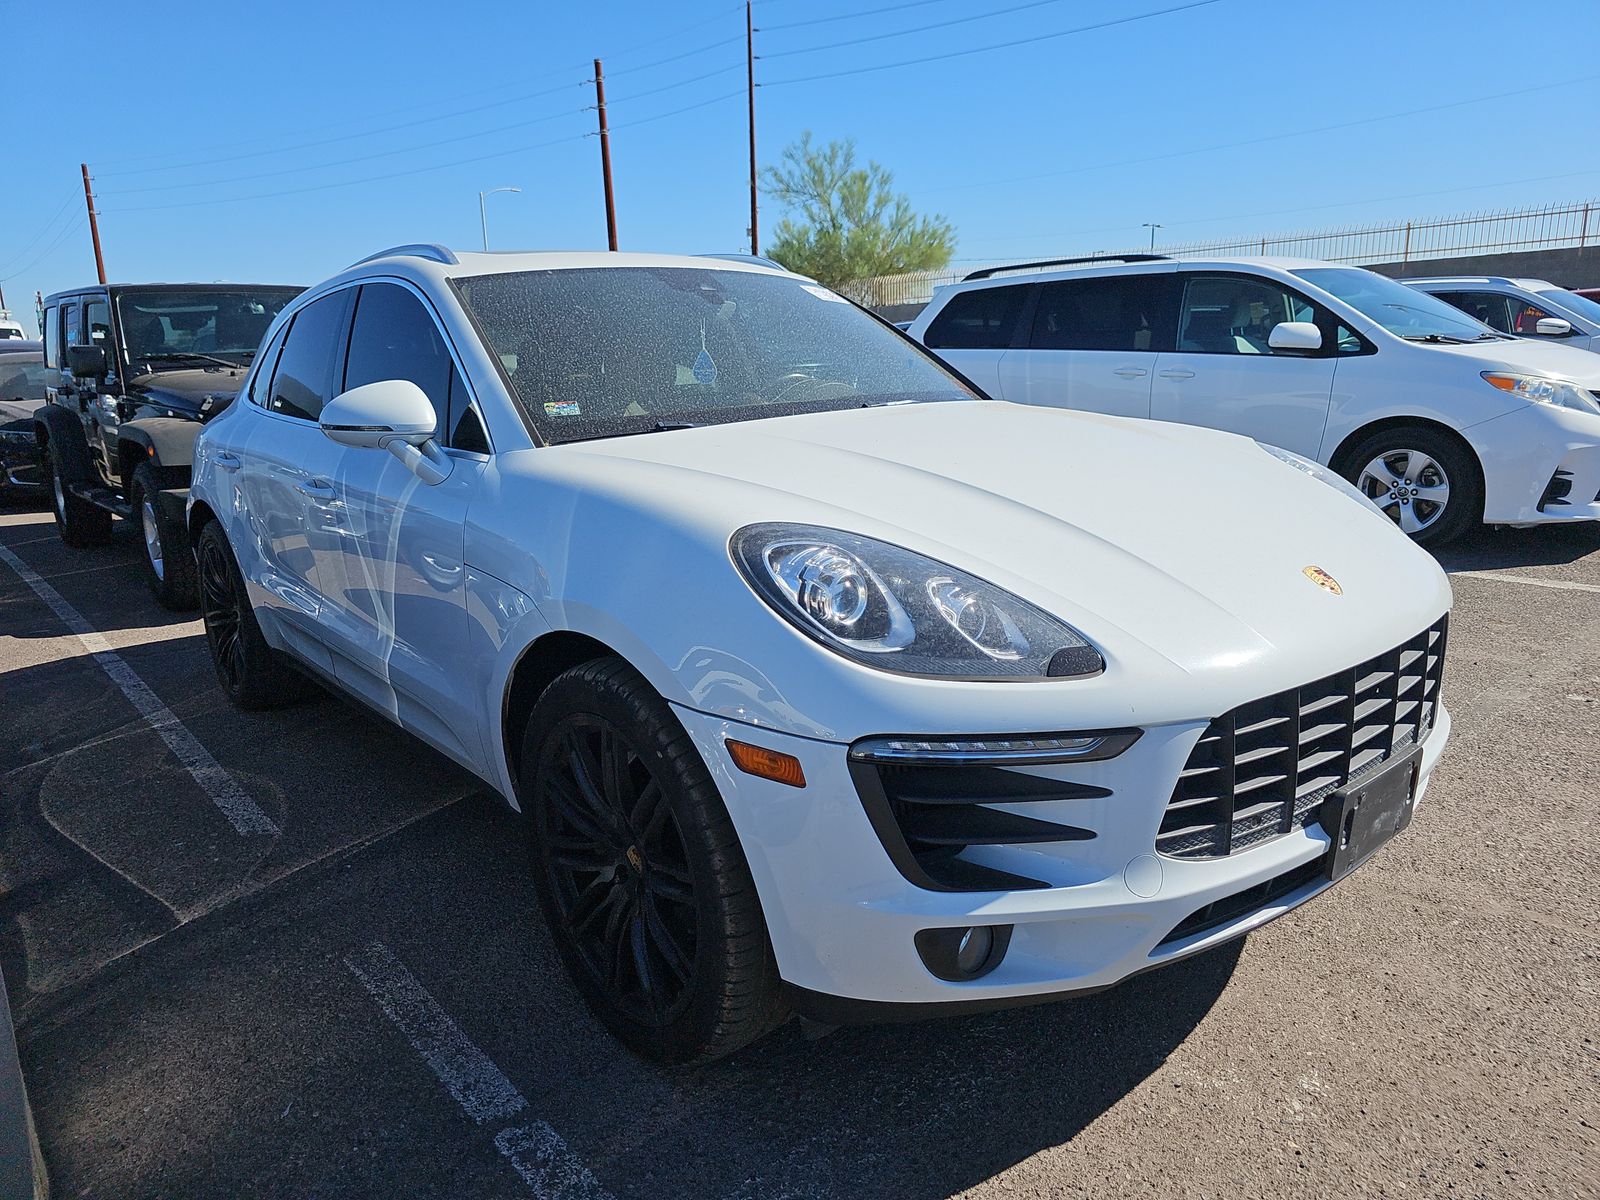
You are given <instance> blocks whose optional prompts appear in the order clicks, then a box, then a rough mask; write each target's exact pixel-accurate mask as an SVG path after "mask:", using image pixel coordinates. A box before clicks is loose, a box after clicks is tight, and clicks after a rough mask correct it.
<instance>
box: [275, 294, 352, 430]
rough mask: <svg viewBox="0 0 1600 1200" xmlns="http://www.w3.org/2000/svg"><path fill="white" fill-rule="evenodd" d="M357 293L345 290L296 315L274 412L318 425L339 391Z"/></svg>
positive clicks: (279, 373)
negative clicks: (338, 366)
mask: <svg viewBox="0 0 1600 1200" xmlns="http://www.w3.org/2000/svg"><path fill="white" fill-rule="evenodd" d="M353 291H354V289H352V288H345V289H343V290H342V291H337V292H334V293H333V294H332V295H331V296H323V297H322V298H321V299H320V300H313V301H312V302H311V303H310V304H308V305H306V306H305V307H304V308H302V309H301V310H300V311H299V312H297V313H296V314H295V317H294V323H293V324H292V325H290V326H289V337H288V340H287V341H285V342H284V344H283V353H282V354H281V355H280V356H279V358H278V369H277V370H276V371H275V372H273V375H272V391H271V393H270V396H271V398H270V399H269V400H268V401H267V407H268V408H270V409H271V410H272V411H273V412H280V413H285V414H287V415H288V416H291V417H299V418H300V419H301V420H304V421H315V420H316V419H317V417H318V416H319V415H320V414H321V412H322V406H323V405H324V404H326V403H327V402H328V399H329V397H330V396H331V395H332V393H333V388H334V387H335V380H336V378H337V374H338V373H337V372H336V371H335V369H334V368H335V365H336V364H337V363H338V362H339V360H340V359H341V358H342V357H343V355H342V353H341V352H342V351H343V349H344V334H345V330H346V329H347V328H349V324H348V318H349V313H350V297H351V295H352V293H353Z"/></svg>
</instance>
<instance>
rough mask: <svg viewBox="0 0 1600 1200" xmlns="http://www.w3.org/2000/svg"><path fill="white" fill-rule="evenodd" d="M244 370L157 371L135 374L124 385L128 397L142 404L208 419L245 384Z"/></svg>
mask: <svg viewBox="0 0 1600 1200" xmlns="http://www.w3.org/2000/svg"><path fill="white" fill-rule="evenodd" d="M246 369H247V368H245V367H241V368H239V370H237V371H226V370H223V369H222V368H221V367H213V368H209V369H207V368H197V367H185V368H183V369H182V370H178V371H156V372H153V373H150V374H144V375H135V376H134V377H133V378H131V379H129V380H128V382H127V384H126V388H125V390H126V392H127V394H128V396H129V397H130V398H132V399H135V400H136V401H137V402H138V403H141V404H152V405H158V406H160V407H162V408H170V409H172V410H173V412H175V413H178V414H179V415H182V416H195V417H200V418H201V419H203V420H209V419H210V418H212V417H214V416H216V415H217V414H218V413H219V412H221V411H222V410H223V409H224V408H226V407H227V406H228V405H229V404H230V403H231V402H232V401H233V398H234V397H235V396H237V395H238V394H239V387H240V385H241V384H243V382H244V376H245V371H246Z"/></svg>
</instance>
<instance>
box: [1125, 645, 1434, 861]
mask: <svg viewBox="0 0 1600 1200" xmlns="http://www.w3.org/2000/svg"><path fill="white" fill-rule="evenodd" d="M1448 622H1449V614H1446V615H1445V616H1443V617H1440V618H1439V620H1438V621H1436V622H1434V624H1432V625H1430V626H1429V627H1428V628H1427V629H1424V630H1423V631H1422V632H1421V633H1419V634H1417V636H1416V637H1414V638H1411V639H1410V640H1408V641H1406V642H1403V643H1402V644H1401V645H1399V646H1396V647H1395V648H1394V649H1393V650H1390V651H1388V652H1387V653H1385V654H1380V655H1378V656H1377V657H1376V658H1371V659H1368V660H1367V661H1366V662H1364V663H1360V664H1358V665H1357V666H1354V667H1351V668H1350V669H1349V670H1346V671H1340V672H1338V673H1337V674H1334V675H1330V676H1328V677H1327V678H1326V679H1319V680H1317V681H1316V682H1315V683H1309V684H1306V685H1305V686H1304V687H1299V688H1291V689H1289V690H1288V691H1286V692H1279V693H1278V694H1277V695H1275V696H1268V697H1266V698H1265V699H1262V700H1254V701H1252V702H1250V703H1249V704H1243V705H1240V706H1239V707H1238V708H1236V709H1234V710H1233V711H1232V712H1228V713H1224V714H1223V715H1222V716H1220V717H1218V718H1217V719H1216V720H1215V721H1212V722H1211V724H1210V725H1209V726H1207V727H1206V731H1205V733H1204V734H1202V735H1201V738H1200V740H1199V741H1198V742H1196V743H1195V747H1194V749H1193V751H1191V752H1190V754H1189V761H1188V762H1187V763H1185V764H1184V769H1183V772H1182V774H1181V775H1179V777H1178V784H1177V786H1176V787H1175V788H1173V790H1172V799H1171V800H1170V801H1168V803H1167V810H1166V813H1165V814H1164V815H1163V816H1162V818H1161V830H1160V832H1159V833H1158V834H1157V835H1156V849H1157V850H1158V851H1159V852H1161V853H1162V854H1166V855H1170V856H1172V857H1174V858H1222V857H1225V856H1226V855H1229V854H1236V853H1238V852H1239V851H1241V850H1248V849H1250V848H1251V847H1252V846H1259V845H1261V844H1262V843H1263V842H1268V841H1271V840H1272V839H1273V838H1276V837H1282V836H1283V835H1284V834H1286V833H1291V832H1293V831H1294V830H1296V829H1301V828H1304V827H1305V826H1306V825H1309V824H1311V823H1312V822H1314V821H1315V820H1316V819H1317V817H1318V814H1319V810H1320V808H1321V805H1322V802H1323V801H1324V800H1325V799H1327V797H1328V796H1330V795H1331V794H1332V793H1334V792H1336V791H1338V790H1339V789H1340V788H1342V787H1344V786H1345V785H1346V784H1347V783H1349V782H1350V781H1351V780H1352V779H1355V778H1358V777H1359V776H1361V775H1363V774H1365V773H1366V772H1368V771H1372V770H1374V769H1376V768H1377V766H1378V765H1379V764H1380V763H1382V762H1384V761H1385V760H1386V759H1388V758H1389V756H1390V755H1391V754H1393V753H1394V752H1395V751H1397V750H1403V749H1405V748H1406V747H1407V746H1410V745H1413V744H1414V743H1417V742H1421V741H1422V740H1423V739H1424V738H1426V737H1427V736H1428V732H1429V730H1431V729H1432V728H1433V723H1434V720H1435V717H1436V715H1437V713H1438V704H1439V686H1440V682H1441V680H1442V678H1443V674H1444V650H1445V636H1446V632H1447V629H1448Z"/></svg>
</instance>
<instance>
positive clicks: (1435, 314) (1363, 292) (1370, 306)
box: [1293, 267, 1502, 343]
mask: <svg viewBox="0 0 1600 1200" xmlns="http://www.w3.org/2000/svg"><path fill="white" fill-rule="evenodd" d="M1293 273H1294V274H1296V275H1298V276H1300V278H1301V279H1304V280H1305V281H1306V282H1307V283H1312V284H1315V285H1316V286H1317V287H1319V288H1321V289H1322V290H1323V291H1325V292H1328V293H1330V294H1332V295H1334V296H1337V297H1338V298H1339V299H1341V300H1343V301H1344V302H1345V303H1346V304H1348V305H1349V306H1350V307H1351V308H1353V309H1355V310H1356V311H1357V312H1359V313H1362V314H1363V315H1364V316H1368V317H1371V318H1372V319H1373V320H1374V321H1376V322H1377V323H1378V324H1379V325H1382V326H1383V327H1384V328H1385V329H1387V330H1388V331H1389V332H1390V333H1392V334H1394V335H1395V336H1396V337H1403V338H1405V339H1406V340H1407V341H1412V342H1447V343H1448V342H1454V343H1461V342H1483V341H1489V340H1491V339H1498V338H1500V337H1501V336H1502V335H1500V334H1498V333H1496V332H1495V331H1494V330H1492V329H1490V328H1489V327H1488V326H1487V325H1485V324H1483V323H1482V322H1481V321H1478V320H1476V319H1474V318H1472V317H1469V316H1467V314H1466V313H1464V312H1462V311H1461V310H1460V309H1458V308H1455V307H1453V306H1451V305H1449V304H1446V303H1445V302H1444V301H1443V300H1440V299H1439V298H1438V297H1436V296H1430V295H1429V294H1428V293H1427V292H1420V291H1418V290H1417V289H1416V288H1413V287H1407V286H1406V285H1405V284H1403V283H1396V282H1395V281H1394V280H1392V279H1390V278H1388V277H1387V276H1384V275H1379V274H1378V273H1377V272H1375V271H1363V270H1362V269H1361V268H1359V267H1307V268H1305V269H1304V270H1299V271H1295V272H1293Z"/></svg>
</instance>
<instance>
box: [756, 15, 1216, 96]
mask: <svg viewBox="0 0 1600 1200" xmlns="http://www.w3.org/2000/svg"><path fill="white" fill-rule="evenodd" d="M1220 3H1222V0H1190V3H1188V4H1177V5H1174V6H1173V7H1171V8H1158V9H1156V10H1154V11H1153V12H1143V13H1135V14H1133V15H1132V16H1128V17H1116V18H1113V19H1112V20H1109V21H1097V22H1095V23H1094V24H1093V25H1080V26H1078V27H1077V28H1076V29H1062V30H1059V31H1057V32H1055V33H1041V34H1038V35H1036V36H1034V37H1025V38H1016V39H1014V40H1012V41H1009V42H995V43H993V44H992V45H988V46H974V47H972V48H970V49H967V50H952V51H950V52H949V53H946V54H928V55H924V56H923V57H921V58H906V59H901V60H900V61H899V62H892V63H874V64H873V65H872V66H870V67H853V68H851V69H849V70H845V71H827V72H824V73H822V74H819V75H801V76H797V77H796V78H793V79H771V80H768V81H767V82H765V83H763V84H761V85H760V86H761V87H782V86H784V85H785V84H790V83H812V82H814V81H816V80H819V79H839V78H841V77H843V76H845V75H865V74H866V73H867V72H869V71H891V70H894V69H895V68H896V67H914V66H920V65H921V64H923V63H931V62H943V61H945V60H946V59H951V58H961V57H963V56H964V55H968V54H984V53H987V52H988V51H990V50H1008V49H1010V48H1011V47H1013V46H1031V45H1034V44H1036V43H1038V42H1048V41H1052V40H1054V39H1055V38H1062V37H1069V36H1071V35H1073V34H1077V33H1091V32H1093V31H1095V30H1097V29H1110V28H1112V27H1113V26H1115V25H1131V24H1133V23H1134V22H1135V21H1148V20H1150V19H1151V18H1153V17H1165V16H1170V15H1171V14H1173V13H1180V12H1188V11H1189V10H1190V9H1195V8H1206V7H1209V6H1210V5H1213V4H1220Z"/></svg>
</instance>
